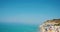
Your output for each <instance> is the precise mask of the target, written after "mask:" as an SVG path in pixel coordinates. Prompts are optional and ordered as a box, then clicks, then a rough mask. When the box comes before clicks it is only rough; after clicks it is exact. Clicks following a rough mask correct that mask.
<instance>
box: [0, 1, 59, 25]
mask: <svg viewBox="0 0 60 32" xmlns="http://www.w3.org/2000/svg"><path fill="white" fill-rule="evenodd" d="M56 18H60V0H0V22H19V23H27V24H40V23H42V22H44V21H45V20H48V19H56Z"/></svg>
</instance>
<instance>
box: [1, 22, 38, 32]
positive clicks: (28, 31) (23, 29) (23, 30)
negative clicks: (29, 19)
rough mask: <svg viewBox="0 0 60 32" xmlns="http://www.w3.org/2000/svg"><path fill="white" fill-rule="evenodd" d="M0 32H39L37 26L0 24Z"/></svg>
mask: <svg viewBox="0 0 60 32" xmlns="http://www.w3.org/2000/svg"><path fill="white" fill-rule="evenodd" d="M0 32H39V28H38V25H32V24H20V23H19V24H17V23H0Z"/></svg>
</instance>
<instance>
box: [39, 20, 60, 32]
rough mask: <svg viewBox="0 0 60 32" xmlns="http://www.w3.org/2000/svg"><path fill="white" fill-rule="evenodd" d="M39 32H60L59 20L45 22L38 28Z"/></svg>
mask: <svg viewBox="0 0 60 32" xmlns="http://www.w3.org/2000/svg"><path fill="white" fill-rule="evenodd" d="M40 30H41V32H60V19H53V20H47V21H46V22H44V23H43V24H42V25H41V26H40Z"/></svg>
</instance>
